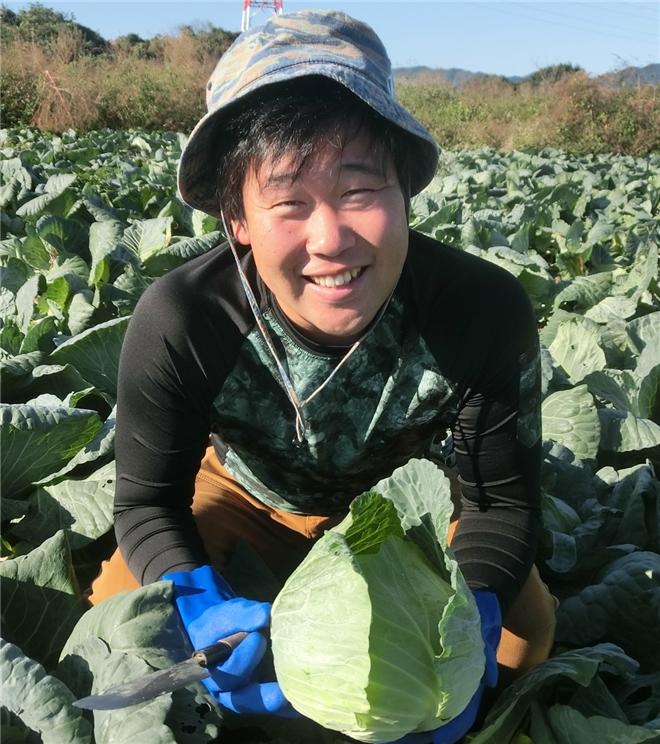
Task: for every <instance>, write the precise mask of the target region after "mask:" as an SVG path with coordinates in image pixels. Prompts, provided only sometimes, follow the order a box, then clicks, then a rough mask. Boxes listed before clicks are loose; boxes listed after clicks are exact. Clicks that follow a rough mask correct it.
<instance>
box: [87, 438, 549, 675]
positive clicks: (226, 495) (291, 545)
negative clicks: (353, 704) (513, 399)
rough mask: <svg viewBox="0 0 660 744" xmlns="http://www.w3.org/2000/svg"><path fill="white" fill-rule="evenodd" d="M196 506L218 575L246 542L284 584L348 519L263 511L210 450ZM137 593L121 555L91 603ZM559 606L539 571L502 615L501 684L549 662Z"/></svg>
mask: <svg viewBox="0 0 660 744" xmlns="http://www.w3.org/2000/svg"><path fill="white" fill-rule="evenodd" d="M448 475H449V473H448ZM451 482H452V498H454V499H456V496H457V492H458V484H457V482H456V479H455V478H452V479H451ZM455 503H456V501H455ZM192 508H193V514H194V516H195V522H196V525H197V529H198V530H199V532H200V535H201V537H202V540H203V542H204V545H205V547H206V551H207V553H208V555H209V558H210V559H211V563H212V564H213V565H214V566H215V567H216V568H217V569H218V570H219V571H222V569H223V568H224V567H225V566H226V565H227V563H228V561H229V558H230V557H231V554H232V552H233V550H234V548H235V547H236V545H237V544H238V542H240V541H241V540H244V541H246V542H248V543H249V544H250V545H251V546H252V547H253V548H254V550H255V551H256V552H257V553H259V555H260V557H261V558H262V559H263V560H264V562H265V563H266V565H267V566H268V567H269V568H270V569H271V570H272V571H273V573H274V574H275V576H276V577H277V578H279V579H280V580H281V581H284V580H285V579H286V577H287V576H288V575H289V574H290V573H291V572H292V571H293V569H294V568H295V567H296V566H297V565H298V564H299V563H300V562H301V561H302V559H303V558H304V557H305V555H306V554H307V552H308V551H309V549H310V548H311V546H312V544H313V543H314V542H315V541H316V540H317V539H318V538H319V537H321V535H323V533H324V531H325V530H328V529H330V528H331V527H333V526H335V525H336V524H338V523H339V522H340V521H341V520H342V519H343V515H339V516H333V517H322V516H305V515H300V514H290V513H289V512H284V511H279V510H277V509H273V508H272V507H270V506H266V504H263V503H261V502H260V501H258V500H257V499H255V498H254V497H252V496H250V494H248V493H247V492H246V491H244V490H243V489H242V488H241V486H239V485H238V484H237V483H236V481H234V480H233V478H232V477H231V476H230V475H229V474H228V473H227V471H226V470H225V469H224V468H223V466H222V465H221V464H220V462H219V461H218V458H217V457H216V455H215V452H214V451H213V448H212V447H209V448H208V450H207V452H206V455H205V457H204V459H203V460H202V463H201V466H200V469H199V472H198V474H197V479H196V483H195V495H194V498H193V507H192ZM456 525H457V520H455V521H452V523H451V524H450V527H449V540H450V542H451V538H452V536H453V534H454V531H455V529H456ZM138 587H139V583H138V581H137V580H136V578H135V577H134V576H133V574H132V573H131V572H130V570H129V568H128V566H127V565H126V563H125V562H124V559H123V558H122V556H121V554H120V552H119V550H116V551H115V553H114V554H113V555H112V557H111V558H110V560H109V561H105V562H104V563H103V565H102V570H101V573H100V575H99V576H98V578H97V579H96V580H95V581H94V583H93V584H92V593H91V596H90V601H91V603H92V604H98V603H99V602H101V601H102V600H104V599H106V598H107V597H110V596H112V595H113V594H116V593H118V592H122V591H127V590H131V589H137V588H138ZM556 605H557V600H556V599H555V598H554V597H553V596H552V595H551V594H550V592H549V591H548V588H547V586H546V585H545V584H544V583H543V582H542V581H541V578H540V576H539V573H538V571H537V569H536V567H535V566H534V567H533V568H532V570H531V572H530V574H529V577H528V578H527V580H526V582H525V584H524V585H523V587H522V590H521V591H520V594H519V595H518V598H517V599H516V601H515V602H514V603H513V605H512V606H511V607H510V608H509V610H508V612H507V613H506V616H505V617H504V628H503V631H502V639H501V641H500V646H499V650H498V654H497V660H498V662H499V664H500V666H501V667H502V669H501V672H502V674H501V676H502V678H503V680H510V679H511V678H513V677H515V676H516V675H517V674H521V673H522V672H524V671H526V670H527V669H529V668H531V667H533V666H535V665H536V664H539V663H540V662H541V661H544V660H545V659H547V658H548V655H549V653H550V649H551V648H552V644H553V640H554V631H555V609H556Z"/></svg>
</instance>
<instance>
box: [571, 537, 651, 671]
mask: <svg viewBox="0 0 660 744" xmlns="http://www.w3.org/2000/svg"><path fill="white" fill-rule="evenodd" d="M658 627H660V555H658V554H657V553H652V552H650V551H639V552H636V553H631V554H630V555H626V556H623V557H621V558H618V559H617V560H615V561H613V562H612V563H611V564H610V565H609V566H607V567H606V568H605V569H604V570H603V571H602V572H601V574H600V576H599V577H597V579H596V581H595V582H594V583H593V585H591V586H587V587H585V588H584V589H582V591H580V592H579V593H578V594H577V595H575V596H573V597H568V598H567V599H564V600H563V601H562V603H561V604H560V606H559V609H558V611H557V634H556V639H557V641H558V642H559V643H565V644H571V645H573V644H575V645H583V644H588V643H594V642H597V641H598V640H600V639H601V638H608V639H611V640H612V641H613V642H615V643H617V644H619V645H621V646H622V647H623V648H624V649H625V651H626V653H628V654H630V655H631V656H633V657H634V658H635V659H637V660H638V661H639V662H640V663H641V665H642V668H643V671H647V670H649V671H650V670H651V669H653V664H654V663H655V662H654V661H652V660H655V659H658V658H660V636H659V635H658V633H657V632H656V631H657V628H658Z"/></svg>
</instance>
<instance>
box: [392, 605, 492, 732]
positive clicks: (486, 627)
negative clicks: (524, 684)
mask: <svg viewBox="0 0 660 744" xmlns="http://www.w3.org/2000/svg"><path fill="white" fill-rule="evenodd" d="M474 598H475V600H476V602H477V607H478V608H479V615H480V616H481V636H482V638H483V639H484V652H485V654H486V667H485V669H484V674H483V677H482V678H481V682H480V684H479V687H478V688H477V691H476V692H475V693H474V695H473V696H472V699H471V700H470V702H469V703H468V704H467V706H466V707H465V709H464V710H463V712H462V713H460V714H459V715H457V716H456V717H455V718H452V719H451V721H449V722H448V723H445V724H444V725H443V726H440V727H439V728H437V729H434V730H433V731H426V732H425V733H423V734H408V735H407V736H404V737H403V738H402V739H397V741H396V742H394V743H393V744H454V742H457V741H458V740H459V739H462V738H463V737H464V736H465V734H467V732H468V731H469V730H470V729H471V728H472V726H473V725H474V722H475V720H476V718H477V714H478V712H479V707H480V706H481V700H482V698H483V696H484V690H485V689H486V687H495V685H496V684H497V658H496V655H497V646H498V645H499V642H500V635H501V633H502V613H501V611H500V603H499V602H498V600H497V597H496V596H495V595H494V594H493V593H492V592H482V591H476V592H474Z"/></svg>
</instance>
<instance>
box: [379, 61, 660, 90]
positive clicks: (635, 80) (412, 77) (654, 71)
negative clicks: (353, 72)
mask: <svg viewBox="0 0 660 744" xmlns="http://www.w3.org/2000/svg"><path fill="white" fill-rule="evenodd" d="M393 73H394V78H395V80H409V81H411V82H433V81H437V82H444V83H449V84H450V85H454V86H456V87H460V86H461V85H463V83H465V82H466V81H467V80H470V79H472V78H477V77H480V78H497V79H499V80H508V81H509V82H510V83H522V82H524V81H525V80H527V79H528V78H530V77H531V76H532V75H533V74H534V73H530V74H529V75H524V76H521V75H508V76H505V75H490V74H488V73H485V72H471V71H470V70H462V69H460V68H457V67H451V68H449V69H446V68H439V67H424V66H418V67H396V68H394V70H393ZM594 79H595V80H598V81H599V82H602V83H604V84H606V85H613V86H620V85H640V84H641V85H644V84H650V85H657V84H658V83H660V64H652V65H646V67H626V68H624V69H623V70H617V71H616V72H609V73H607V74H606V75H598V76H596V77H594Z"/></svg>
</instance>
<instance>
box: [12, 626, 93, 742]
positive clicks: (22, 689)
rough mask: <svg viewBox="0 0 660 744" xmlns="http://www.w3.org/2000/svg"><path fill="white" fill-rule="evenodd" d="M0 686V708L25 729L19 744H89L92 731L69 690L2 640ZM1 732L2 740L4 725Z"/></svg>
mask: <svg viewBox="0 0 660 744" xmlns="http://www.w3.org/2000/svg"><path fill="white" fill-rule="evenodd" d="M0 682H2V684H0V704H1V705H2V706H3V707H4V708H5V709H7V710H9V711H11V712H12V713H13V714H14V715H15V716H16V717H17V718H18V719H19V720H20V721H22V723H23V725H24V729H23V730H22V731H21V732H20V735H21V736H24V737H25V738H23V739H22V741H35V742H37V741H39V742H42V743H43V744H62V742H67V744H89V742H91V741H92V727H91V725H90V724H89V722H88V721H87V720H86V719H85V718H84V717H83V712H82V711H81V710H78V709H77V708H74V707H73V705H72V703H73V701H74V700H75V697H74V695H73V693H72V692H71V690H69V689H68V688H67V687H66V685H65V684H64V683H63V682H60V680H59V679H56V678H55V677H51V676H50V675H48V674H46V671H45V670H44V668H43V667H42V666H41V665H40V664H38V663H37V662H36V661H33V660H32V659H30V658H28V657H27V656H25V655H24V654H23V652H22V651H21V650H20V648H18V646H15V645H14V644H12V643H7V642H6V641H5V640H3V639H0ZM3 723H4V722H3ZM15 728H17V726H15ZM2 729H3V731H2V733H3V737H2V738H3V740H5V736H7V734H8V732H7V731H6V730H5V727H4V725H3V727H2ZM17 733H18V732H17ZM32 737H34V738H32Z"/></svg>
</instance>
